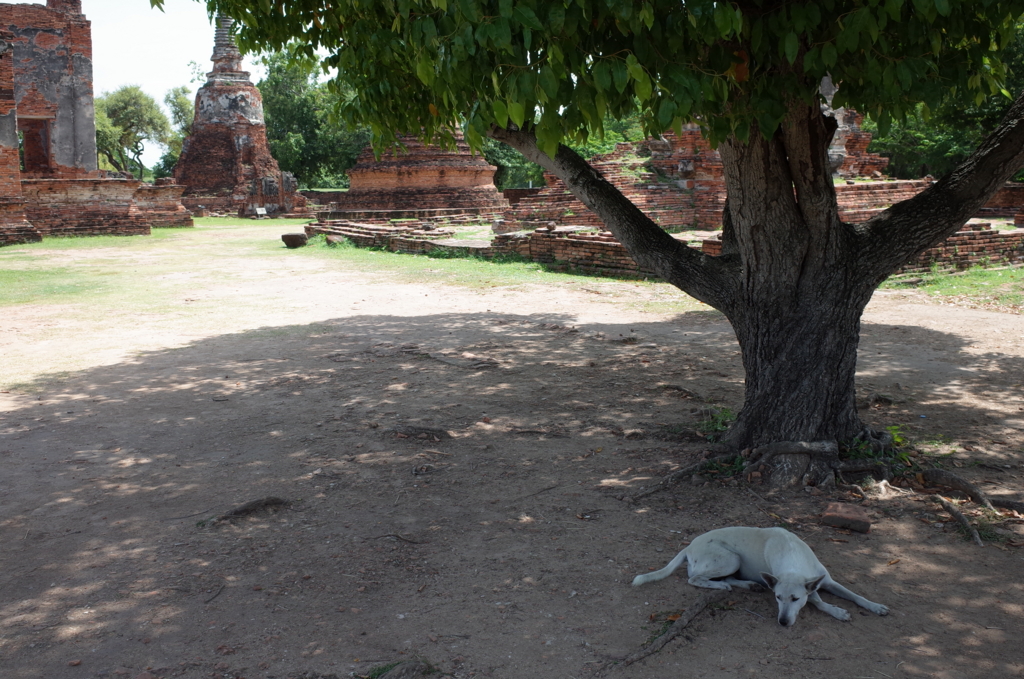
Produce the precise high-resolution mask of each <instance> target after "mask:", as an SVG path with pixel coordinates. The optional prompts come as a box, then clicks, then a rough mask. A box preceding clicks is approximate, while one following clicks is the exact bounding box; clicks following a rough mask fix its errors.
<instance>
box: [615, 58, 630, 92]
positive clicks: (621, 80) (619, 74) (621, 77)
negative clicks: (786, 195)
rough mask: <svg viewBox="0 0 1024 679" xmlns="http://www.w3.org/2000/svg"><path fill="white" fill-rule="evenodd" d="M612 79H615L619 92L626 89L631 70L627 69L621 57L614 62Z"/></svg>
mask: <svg viewBox="0 0 1024 679" xmlns="http://www.w3.org/2000/svg"><path fill="white" fill-rule="evenodd" d="M612 79H613V80H614V81H615V89H617V90H618V91H619V93H622V92H624V91H625V90H626V84H627V83H628V82H629V71H627V70H626V64H625V63H623V62H622V61H621V60H620V59H616V60H615V61H614V62H612Z"/></svg>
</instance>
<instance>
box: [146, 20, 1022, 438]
mask: <svg viewBox="0 0 1024 679" xmlns="http://www.w3.org/2000/svg"><path fill="white" fill-rule="evenodd" d="M151 2H152V3H153V4H156V5H160V4H161V3H162V0H151ZM207 5H208V7H209V8H210V10H211V11H213V12H222V13H224V14H227V15H229V16H232V17H234V18H235V19H236V20H237V21H238V25H239V42H240V46H241V48H242V49H243V50H265V51H277V50H281V49H283V48H284V47H285V46H286V45H288V44H290V43H292V41H299V44H298V49H299V50H300V51H301V52H302V53H303V54H304V55H305V56H307V57H309V58H315V57H316V55H317V53H318V50H324V51H326V52H327V53H328V56H327V57H326V58H325V59H324V63H325V65H326V66H328V67H330V68H333V69H336V71H335V72H336V73H337V76H336V78H335V79H334V80H333V81H332V85H331V86H332V87H333V88H336V89H337V90H338V91H345V90H347V89H349V88H350V90H351V91H352V92H354V93H355V96H353V97H352V98H351V99H348V100H346V101H345V102H344V104H343V112H344V114H345V116H346V119H347V120H348V121H350V122H352V123H354V124H360V125H369V126H370V128H371V130H372V133H373V137H374V140H375V142H376V143H377V144H378V145H385V144H388V143H390V142H393V140H394V139H395V135H397V134H400V133H406V134H408V133H412V134H420V135H422V136H423V137H424V138H425V139H428V140H432V139H434V140H441V141H448V142H450V141H451V139H452V138H453V137H454V135H455V134H456V131H457V129H458V128H459V127H463V128H464V129H465V134H466V138H467V139H468V140H469V142H470V143H471V144H473V145H474V146H476V147H477V148H480V147H481V146H482V144H483V139H484V137H491V138H493V139H496V140H498V141H502V142H504V143H506V144H508V145H509V146H511V147H513V148H515V149H516V150H518V151H519V152H520V153H522V154H523V155H524V156H525V157H526V158H527V159H529V160H530V161H532V162H535V163H537V164H539V165H541V166H542V167H544V168H545V169H546V170H548V171H550V172H553V173H554V174H556V175H557V176H558V177H559V178H560V179H562V181H564V182H565V184H566V186H567V187H569V189H570V190H571V191H573V193H574V194H575V195H576V196H577V197H579V198H580V199H581V200H582V201H583V202H584V203H585V204H586V205H587V206H588V207H590V208H591V209H592V210H594V211H595V212H596V213H597V214H598V215H599V216H600V217H601V218H602V220H603V221H604V223H605V225H606V226H607V227H608V228H609V229H610V230H611V231H612V233H614V235H615V237H616V238H617V239H618V240H619V241H620V242H621V243H623V245H624V246H625V247H626V249H627V250H628V251H629V253H630V255H631V256H632V257H633V259H635V260H636V261H637V262H638V263H639V264H640V265H642V266H644V267H647V268H649V269H651V270H654V271H656V272H657V273H658V274H659V275H660V276H661V277H662V278H664V279H665V280H667V281H669V282H670V283H672V284H674V285H676V286H677V287H679V288H680V289H682V290H684V291H685V292H687V293H689V294H690V295H692V296H694V297H696V298H697V299H699V300H701V301H703V302H705V303H707V304H709V305H711V306H712V307H714V308H716V309H719V310H720V311H721V312H722V313H723V314H724V315H725V316H726V317H727V318H728V319H729V321H730V323H731V324H732V326H733V328H734V330H735V332H736V337H737V339H738V341H739V345H740V350H741V355H742V360H743V365H744V368H745V370H746V379H745V401H744V404H743V408H742V410H741V411H740V413H739V415H738V417H737V420H736V422H735V423H734V425H733V426H732V428H731V429H730V431H729V432H728V433H727V434H726V436H725V439H724V440H725V441H726V442H727V443H729V444H730V445H732V446H735V447H737V448H746V447H751V446H762V445H765V444H769V443H773V442H786V441H812V442H833V443H834V442H836V441H839V442H844V441H846V442H848V441H851V440H853V439H856V438H861V439H865V440H869V441H871V442H872V444H873V445H875V444H877V445H884V444H885V435H884V433H881V434H880V433H879V432H875V431H872V430H871V429H869V428H867V427H865V425H864V424H863V423H862V422H861V420H860V418H859V416H858V413H857V409H856V406H855V389H854V384H855V383H854V376H855V372H856V363H857V344H858V340H859V333H860V317H861V314H862V312H863V310H864V308H865V306H866V305H867V303H868V301H869V300H870V299H871V296H872V294H873V292H874V290H875V288H876V287H877V286H878V285H879V283H881V282H882V281H883V280H884V279H885V278H886V277H887V276H889V275H890V274H892V273H893V272H894V271H896V270H897V269H898V268H899V267H900V266H902V265H903V264H904V263H906V262H907V261H908V260H910V259H911V258H913V257H914V256H916V255H917V254H919V253H921V252H923V251H924V250H926V249H927V248H929V247H931V246H932V245H935V244H936V243H938V242H941V241H942V240H943V239H945V238H946V237H948V236H949V235H950V234H952V233H954V232H955V231H956V230H957V229H958V228H959V227H960V226H961V225H962V224H963V223H964V222H965V221H966V220H967V219H968V218H970V217H971V216H972V215H973V214H974V213H975V212H976V210H977V209H978V208H979V207H980V206H981V205H983V204H984V203H985V202H986V201H987V200H988V198H989V197H990V196H991V195H992V194H993V193H994V192H995V191H996V190H998V188H999V187H1000V186H1001V185H1002V184H1003V182H1004V181H1005V180H1006V179H1007V178H1008V177H1010V176H1012V175H1013V173H1014V172H1015V171H1016V170H1017V168H1018V167H1020V166H1021V164H1022V162H1024V122H1022V119H1024V99H1018V100H1017V101H1016V102H1015V103H1014V105H1013V106H1012V107H1011V109H1010V111H1009V113H1008V115H1007V117H1006V119H1005V120H1004V121H1003V122H1002V123H1001V124H1000V125H999V126H998V127H997V128H995V131H994V132H993V134H992V135H991V136H989V137H987V138H986V140H985V141H984V142H983V143H982V144H981V146H980V148H979V149H978V150H977V151H975V152H974V153H973V154H972V155H971V156H970V157H968V158H967V160H966V161H965V162H964V163H963V164H961V165H960V166H959V167H958V168H957V170H956V171H955V172H953V173H950V174H949V175H947V176H946V177H944V178H943V179H942V180H940V181H939V182H937V183H935V184H934V185H932V186H931V187H930V188H929V189H927V190H926V191H924V192H922V193H920V194H918V195H917V196H916V197H914V198H912V199H909V200H907V201H904V202H902V203H899V204H896V205H893V206H892V207H891V208H889V209H888V210H885V211H884V212H882V213H880V214H878V215H877V216H875V217H874V218H872V219H871V220H869V221H867V222H864V223H861V224H846V223H843V222H841V221H840V219H839V216H838V215H839V211H838V204H837V201H836V194H835V189H834V187H833V184H832V176H831V170H830V164H829V159H828V146H829V144H830V142H831V140H832V136H833V134H834V132H835V129H836V122H835V121H834V120H833V119H831V118H826V117H825V116H823V115H822V113H821V108H820V105H821V96H820V94H819V85H820V83H821V81H822V79H823V78H824V77H825V76H826V75H830V76H831V77H832V80H833V82H836V83H839V84H840V88H839V91H838V92H837V93H836V95H835V98H834V99H833V104H834V105H835V106H837V107H838V106H848V107H852V108H855V109H857V110H859V111H862V112H864V113H866V114H868V115H871V116H872V117H874V118H875V119H876V120H877V121H878V124H879V128H880V131H881V132H882V134H883V135H884V134H885V133H886V132H887V131H888V129H889V126H890V124H891V121H892V119H893V118H896V119H901V118H902V117H903V116H904V115H906V114H907V113H909V112H912V111H914V110H915V107H916V106H917V105H918V104H919V103H922V102H923V103H925V104H927V105H928V106H929V107H930V108H931V109H932V110H935V109H936V108H937V107H938V106H939V105H940V104H941V102H942V101H943V100H944V98H945V97H946V95H947V94H948V93H949V92H950V90H951V89H953V88H956V89H957V90H958V91H962V90H967V91H969V92H970V94H971V95H981V96H982V97H984V96H987V95H991V94H998V93H999V91H1000V90H1001V89H1002V87H1003V76H1004V72H1005V69H1004V67H1003V64H1002V62H1001V60H1000V56H1001V50H1003V49H1004V48H1005V47H1006V46H1007V45H1008V44H1009V43H1010V42H1011V41H1012V40H1013V38H1014V35H1015V32H1014V29H1015V24H1016V22H1017V21H1018V19H1019V18H1020V16H1021V14H1022V13H1024V0H815V1H808V2H767V1H765V0H736V1H734V2H722V1H721V0H515V1H513V0H380V1H377V2H366V1H365V0H275V2H269V1H268V0H260V1H259V2H254V1H252V0H208V2H207ZM637 112H638V113H639V116H640V119H641V120H642V125H643V129H644V131H645V133H647V134H649V135H655V134H659V133H661V132H662V131H664V130H666V129H668V128H676V129H678V128H679V127H680V126H681V125H682V124H683V123H686V122H696V123H698V124H699V125H701V126H702V130H703V132H704V134H705V135H706V136H707V137H708V139H709V140H710V141H711V142H712V143H713V144H715V145H717V147H718V149H719V151H720V152H721V156H722V162H723V165H724V172H725V184H726V189H727V193H728V202H727V205H726V211H725V217H724V222H725V223H724V230H723V254H722V256H720V257H708V256H705V255H703V254H702V253H701V252H700V251H699V250H697V249H694V248H690V247H688V246H686V245H685V244H684V243H682V242H680V241H678V240H675V239H673V238H672V237H671V236H670V235H669V234H667V233H665V232H664V231H663V230H661V229H660V228H659V227H658V225H657V224H656V223H654V222H653V221H652V220H651V219H649V218H648V217H647V216H645V215H644V214H643V213H642V212H641V211H640V210H639V209H638V208H637V207H636V206H635V205H633V204H632V203H631V202H630V201H629V200H627V199H626V198H625V197H624V196H623V195H622V194H621V193H620V192H619V191H618V190H616V189H615V187H614V186H612V185H611V184H610V183H608V182H607V181H606V180H604V178H603V177H601V176H600V174H599V173H597V172H596V171H594V169H593V168H592V167H591V166H590V165H589V164H588V163H587V162H586V160H585V159H584V158H582V157H581V156H580V155H579V154H578V153H576V152H574V151H573V150H572V149H571V148H570V147H569V145H568V144H569V143H585V142H587V141H588V140H590V139H592V138H593V137H600V135H601V133H602V132H603V131H604V129H605V122H604V121H605V120H606V119H607V118H608V117H611V118H612V119H614V120H622V119H625V118H628V117H629V116H631V115H633V114H636V113H637ZM890 438H891V437H890Z"/></svg>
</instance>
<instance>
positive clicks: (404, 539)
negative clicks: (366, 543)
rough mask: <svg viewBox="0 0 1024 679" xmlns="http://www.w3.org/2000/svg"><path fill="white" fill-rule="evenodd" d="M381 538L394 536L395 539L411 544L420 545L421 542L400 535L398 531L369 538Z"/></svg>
mask: <svg viewBox="0 0 1024 679" xmlns="http://www.w3.org/2000/svg"><path fill="white" fill-rule="evenodd" d="M381 538H395V539H396V540H401V541H402V542H408V543H410V544H413V545H422V544H423V543H422V542H416V541H415V540H410V539H409V538H406V537H402V536H401V535H399V534H398V533H386V534H384V535H378V536H377V537H375V538H370V539H371V540H380V539H381Z"/></svg>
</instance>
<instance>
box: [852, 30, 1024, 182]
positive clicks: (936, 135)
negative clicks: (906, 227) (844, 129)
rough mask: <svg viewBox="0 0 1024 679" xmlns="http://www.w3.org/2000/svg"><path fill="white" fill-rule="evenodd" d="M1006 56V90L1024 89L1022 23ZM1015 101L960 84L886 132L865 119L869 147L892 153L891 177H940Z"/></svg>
mask: <svg viewBox="0 0 1024 679" xmlns="http://www.w3.org/2000/svg"><path fill="white" fill-rule="evenodd" d="M1003 60H1004V62H1005V64H1006V66H1007V71H1008V72H1007V77H1006V86H1005V89H1006V90H1007V92H1008V93H1013V94H1016V93H1019V92H1021V91H1024V27H1022V26H1017V30H1016V32H1015V37H1014V39H1013V40H1012V42H1010V43H1009V45H1008V46H1007V48H1006V51H1005V53H1004V54H1003ZM1012 105H1013V98H1012V97H1010V96H1006V95H1002V96H992V97H985V98H983V99H981V100H979V99H978V98H977V93H976V92H972V91H971V90H969V89H966V88H960V89H958V90H957V91H956V92H953V93H951V94H950V95H949V96H948V97H946V99H944V100H943V102H942V103H941V104H940V105H939V106H938V107H937V108H935V109H934V110H930V109H929V108H928V107H926V106H925V105H923V104H919V105H918V106H917V107H915V109H914V110H913V111H912V112H911V113H910V114H909V115H907V117H906V119H905V120H902V121H896V122H894V123H893V125H892V128H891V129H890V130H889V131H888V132H887V133H886V134H880V133H879V131H878V126H877V125H875V124H874V123H872V122H871V121H865V125H864V129H865V130H867V131H869V132H872V133H874V134H875V136H874V138H873V139H872V140H871V146H869V147H868V150H869V151H870V152H872V153H878V154H881V155H883V156H886V157H887V158H889V166H888V167H887V168H886V172H887V173H888V174H889V175H891V176H893V177H898V178H900V179H917V178H919V177H924V176H925V175H932V176H933V177H941V176H943V175H945V174H948V173H949V172H951V171H952V170H953V169H954V168H955V167H956V166H957V165H959V164H960V163H962V162H964V161H965V160H966V159H967V157H968V156H969V155H970V154H971V152H972V151H974V149H976V148H977V147H978V145H979V144H981V142H982V141H983V140H984V139H985V136H986V135H987V134H988V133H989V132H990V131H991V130H993V129H995V128H996V126H997V125H998V124H999V121H1000V120H1002V119H1003V117H1004V116H1005V115H1006V114H1007V112H1008V111H1009V110H1010V107H1011V106H1012ZM1014 179H1015V180H1017V181H1021V180H1022V179H1024V173H1021V172H1018V173H1017V175H1016V176H1015V177H1014Z"/></svg>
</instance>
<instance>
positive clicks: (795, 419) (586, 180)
mask: <svg viewBox="0 0 1024 679" xmlns="http://www.w3.org/2000/svg"><path fill="white" fill-rule="evenodd" d="M835 128H836V123H835V120H833V119H831V118H826V117H825V116H823V115H822V114H821V111H820V109H819V108H818V106H817V105H815V104H814V103H813V102H812V103H807V102H803V101H794V102H792V103H791V105H790V107H789V115H788V117H787V118H786V120H785V121H784V122H783V124H782V126H781V127H780V128H779V129H778V131H777V132H776V133H775V134H774V135H773V136H772V138H771V139H765V138H764V137H763V136H762V135H761V134H760V132H759V131H758V130H757V129H751V131H750V137H749V139H748V140H747V141H742V142H741V141H739V140H737V139H735V138H730V139H729V140H728V141H726V142H724V143H722V144H721V146H720V147H719V151H720V153H721V156H722V161H723V165H724V168H725V182H726V190H727V194H728V201H727V203H726V214H725V217H724V232H723V252H722V255H721V256H719V257H708V256H706V255H703V254H701V253H700V252H699V251H697V250H694V249H692V248H689V247H686V246H685V245H683V244H682V243H680V242H679V241H677V240H675V239H674V238H672V237H671V236H669V235H668V234H666V233H665V232H664V231H662V230H661V228H660V227H658V225H657V224H655V223H654V222H653V221H651V220H650V219H649V218H647V217H646V216H645V215H644V214H643V213H642V212H641V211H640V210H639V209H638V208H637V207H636V206H635V205H633V204H632V203H631V202H630V201H629V200H628V199H626V198H625V197H624V196H623V195H622V194H621V193H620V192H619V191H618V190H617V189H616V188H615V187H614V186H612V185H611V184H610V183H609V182H608V181H606V180H605V179H604V178H603V177H602V176H601V175H600V173H598V172H597V171H596V170H594V169H593V168H592V167H591V166H590V165H589V164H588V163H587V162H586V161H584V160H583V159H582V158H580V157H579V156H578V155H577V154H576V153H574V152H573V151H571V150H570V149H568V148H566V147H564V146H563V147H560V149H559V151H558V153H557V154H556V155H555V157H554V158H550V157H548V156H547V155H545V154H544V153H542V152H541V151H540V150H539V148H538V146H537V143H536V138H535V137H534V136H533V134H532V132H530V131H529V130H517V129H511V130H509V129H501V128H498V129H493V130H491V136H493V137H494V138H496V139H498V140H500V141H504V142H506V143H507V144H509V145H510V146H512V147H513V148H516V149H517V150H519V151H520V152H521V153H523V155H525V156H526V157H527V158H528V159H529V160H532V161H533V162H535V163H538V164H540V165H542V166H543V167H544V168H546V169H548V170H549V171H551V172H554V173H555V174H556V175H558V176H559V178H561V179H562V181H564V182H565V184H566V186H567V187H568V188H569V189H570V190H571V191H572V192H573V193H574V194H575V195H576V197H577V198H579V199H580V200H581V201H583V203H584V204H586V205H587V207H589V208H590V209H591V210H593V211H594V212H595V213H597V215H598V216H599V217H601V219H602V220H603V221H604V223H605V225H606V226H607V227H608V229H609V230H610V231H611V232H612V233H613V234H614V235H615V237H616V238H617V239H618V240H619V241H620V242H621V243H622V244H623V245H624V246H625V247H626V249H627V250H628V252H629V254H630V256H632V257H633V259H634V260H636V261H637V263H639V264H641V265H642V266H645V267H648V268H651V269H653V270H654V271H656V272H658V274H659V275H660V276H661V277H662V278H664V279H665V280H666V281H668V282H669V283H672V284H673V285H675V286H677V287H679V288H680V289H682V290H684V291H685V292H687V293H689V294H690V295H692V296H693V297H695V298H697V299H699V300H701V301H702V302H705V303H706V304H709V305H711V306H713V307H714V308H716V309H718V310H720V311H721V312H722V313H724V314H725V315H726V317H728V319H729V321H730V322H731V323H732V326H733V328H734V330H735V332H736V337H737V339H738V340H739V344H740V349H741V353H742V356H743V367H744V369H745V370H746V387H745V398H744V403H743V408H742V409H741V411H740V413H739V415H738V417H737V420H736V423H735V424H734V426H733V427H732V428H731V429H730V431H729V432H728V434H727V435H726V437H725V439H724V440H725V441H726V442H727V443H729V444H731V445H733V446H735V447H737V448H746V447H756V446H763V445H766V444H769V443H776V442H782V441H833V442H836V441H838V442H844V441H850V440H852V439H854V438H856V437H859V436H864V437H867V438H871V439H873V438H874V434H873V432H870V431H868V430H867V429H866V428H865V427H864V426H863V424H862V423H861V421H860V419H859V417H858V415H857V409H856V405H855V385H854V378H855V374H856V368H857V345H858V341H859V335H860V317H861V314H862V313H863V311H864V308H865V307H866V306H867V303H868V301H869V300H870V299H871V295H872V293H873V292H874V290H875V288H876V287H877V286H878V285H879V284H880V283H881V282H882V281H883V280H885V278H886V277H887V276H889V275H890V274H892V273H893V272H894V271H895V270H896V269H898V268H899V267H900V266H901V265H903V264H904V263H905V262H907V261H908V260H909V259H910V258H912V257H913V256H914V255H916V254H918V253H920V252H922V251H923V250H925V249H926V248H928V247H930V246H932V245H934V244H936V243H938V242H940V241H941V240H942V239H944V238H947V237H948V236H950V235H951V234H952V233H954V232H955V231H956V230H957V229H958V228H959V227H960V226H962V225H963V223H964V222H965V221H966V220H967V219H969V218H970V217H971V216H972V215H973V214H974V213H975V212H976V211H977V209H978V208H980V207H981V206H982V205H984V204H985V202H987V200H988V199H989V197H990V196H991V195H992V194H994V193H995V191H996V190H998V188H999V187H1000V186H1001V185H1002V184H1003V182H1005V181H1006V180H1007V179H1008V178H1009V177H1010V176H1012V174H1013V172H1015V171H1016V170H1017V169H1018V168H1019V167H1020V166H1021V165H1022V164H1024V94H1022V95H1021V96H1020V97H1018V99H1017V101H1016V102H1015V104H1014V106H1013V107H1012V108H1011V110H1010V112H1009V114H1008V115H1007V117H1006V119H1005V120H1004V121H1003V123H1002V125H1000V127H999V129H998V130H996V131H995V132H994V133H993V134H992V135H991V136H990V137H989V138H988V139H987V140H986V141H985V143H984V144H982V146H981V147H980V148H979V150H978V151H976V152H975V153H974V154H972V156H971V157H970V158H969V159H968V160H967V161H966V162H965V163H964V164H963V165H962V166H961V167H959V168H957V170H955V171H954V172H953V173H951V174H950V175H948V176H947V177H944V178H943V179H942V180H941V181H939V182H938V183H936V184H935V185H933V186H932V187H931V188H929V189H927V190H926V191H924V192H922V193H921V194H919V195H918V196H916V197H915V198H912V199H910V200H908V201H904V202H903V203H899V204H897V205H894V206H893V207H892V208H890V209H889V210H886V211H885V212H883V213H882V214H880V215H879V216H877V217H875V218H873V219H872V220H870V221H869V222H866V223H864V224H858V225H851V224H845V223H843V222H841V221H840V220H839V217H838V212H839V210H838V203H837V200H836V193H835V188H834V187H833V185H832V173H831V169H830V166H829V161H828V146H829V144H830V142H831V140H832V134H833V133H834V132H835ZM873 442H874V441H873Z"/></svg>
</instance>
